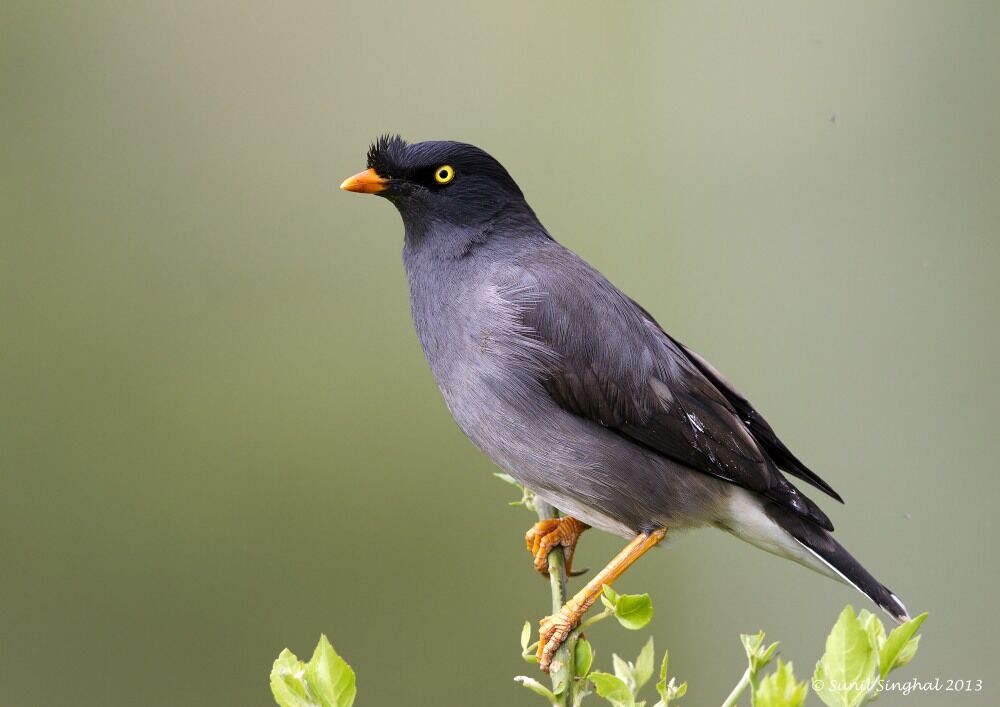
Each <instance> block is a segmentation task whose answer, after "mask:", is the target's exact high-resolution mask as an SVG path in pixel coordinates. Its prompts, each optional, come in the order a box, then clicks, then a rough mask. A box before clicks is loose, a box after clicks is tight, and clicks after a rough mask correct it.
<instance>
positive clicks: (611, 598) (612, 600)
mask: <svg viewBox="0 0 1000 707" xmlns="http://www.w3.org/2000/svg"><path fill="white" fill-rule="evenodd" d="M601 603H602V604H604V606H606V607H607V608H609V609H611V610H612V611H614V608H615V604H617V603H618V592H616V591H615V590H614V589H612V588H611V585H608V584H605V585H604V586H603V587H601Z"/></svg>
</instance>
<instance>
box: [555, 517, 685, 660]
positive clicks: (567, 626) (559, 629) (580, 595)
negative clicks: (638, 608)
mask: <svg viewBox="0 0 1000 707" xmlns="http://www.w3.org/2000/svg"><path fill="white" fill-rule="evenodd" d="M666 534H667V529H666V528H659V529H657V530H654V531H652V532H651V533H640V534H639V535H636V536H635V538H633V539H632V541H631V542H630V543H629V544H628V545H626V546H625V548H624V549H623V550H622V551H621V552H619V553H618V554H617V555H616V556H615V558H614V559H613V560H611V562H609V563H608V566H607V567H605V568H604V569H603V570H601V571H600V572H598V573H597V575H596V576H595V577H594V578H593V579H592V580H590V581H589V582H587V586H585V587H584V588H583V589H581V590H580V591H579V592H577V593H576V594H575V595H574V596H573V598H572V599H570V600H569V601H568V602H566V603H565V604H563V607H562V608H561V609H560V610H559V611H558V612H557V613H555V614H553V615H552V616H546V617H545V618H544V619H542V620H541V621H540V622H539V626H538V639H539V640H538V663H539V667H540V668H541V669H542V671H543V672H546V673H547V672H549V665H550V664H551V663H552V656H554V655H555V652H556V650H557V649H558V648H559V646H561V645H562V643H563V641H565V640H566V638H567V636H569V633H570V631H572V630H573V629H574V628H576V627H577V625H579V623H580V618H581V617H582V616H583V615H584V614H585V613H587V609H589V608H590V607H591V605H593V603H594V602H595V601H597V599H598V598H599V597H600V596H601V592H602V591H603V589H604V585H605V584H609V585H610V584H611V583H612V582H614V581H615V580H616V579H618V578H619V577H620V576H621V575H622V574H623V573H624V572H625V570H627V569H628V568H629V567H631V566H632V565H633V563H635V561H636V560H638V559H639V558H640V557H642V556H643V555H644V554H646V551H647V550H649V548H651V547H653V546H654V545H656V544H657V543H658V542H660V541H661V540H663V537H664V536H665V535H666Z"/></svg>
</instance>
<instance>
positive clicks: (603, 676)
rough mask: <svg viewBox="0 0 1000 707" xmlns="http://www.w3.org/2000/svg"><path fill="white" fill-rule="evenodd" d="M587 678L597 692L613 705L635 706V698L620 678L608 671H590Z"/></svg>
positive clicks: (617, 706)
mask: <svg viewBox="0 0 1000 707" xmlns="http://www.w3.org/2000/svg"><path fill="white" fill-rule="evenodd" d="M587 679H588V680H590V682H592V683H593V684H594V688H595V689H596V690H597V694H598V695H600V696H601V697H603V698H604V699H606V700H607V701H608V702H610V703H611V704H613V705H614V706H615V707H635V698H634V697H633V696H632V691H631V690H629V689H628V685H626V684H625V683H624V682H622V680H621V679H620V678H618V677H616V676H614V675H611V674H609V673H591V674H590V675H588V676H587Z"/></svg>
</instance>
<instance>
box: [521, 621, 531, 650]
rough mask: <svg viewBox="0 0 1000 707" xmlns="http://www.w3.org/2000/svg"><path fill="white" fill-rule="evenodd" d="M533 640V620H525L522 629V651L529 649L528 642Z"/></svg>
mask: <svg viewBox="0 0 1000 707" xmlns="http://www.w3.org/2000/svg"><path fill="white" fill-rule="evenodd" d="M530 640H531V622H530V621H525V622H524V627H523V628H522V629H521V652H522V653H523V652H524V651H526V650H528V642H529V641H530Z"/></svg>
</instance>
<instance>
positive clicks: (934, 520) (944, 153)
mask: <svg viewBox="0 0 1000 707" xmlns="http://www.w3.org/2000/svg"><path fill="white" fill-rule="evenodd" d="M998 35H1000V5H998V4H997V3H995V2H951V3H944V2H937V3H918V2H879V3H867V2H852V3H832V2H831V3H798V2H786V3H754V4H752V5H751V4H749V3H746V4H742V3H709V2H698V3H695V2H688V3H678V2H652V1H646V2H632V3H597V2H592V3H582V2H572V3H571V2H544V3H537V2H535V3H489V4H473V3H460V2H421V3H395V4H393V3H387V2H312V3H271V2H255V3H220V2H176V3H148V2H146V3H111V2H88V3H71V2H62V3H59V2H57V3H49V2H10V1H8V2H5V3H3V4H2V6H0V145H2V148H0V155H2V163H0V164H2V171H0V183H2V189H0V219H2V220H0V236H2V241H0V558H2V565H3V570H2V573H0V703H2V704H3V705H12V706H21V705H28V706H34V705H52V704H74V705H106V706H118V705H122V706H125V705H130V706H131V705H137V704H142V705H148V706H159V705H163V706H168V705H169V706H175V705H210V704H211V705H262V706H263V705H268V704H270V703H271V697H270V693H269V690H268V687H267V675H268V671H269V669H270V665H271V662H272V661H273V659H274V658H275V657H276V656H277V654H278V652H279V651H280V650H281V649H282V648H284V647H285V646H289V647H291V648H292V649H293V650H294V651H296V652H298V653H299V654H300V655H303V654H305V655H307V654H308V653H309V652H310V651H311V649H312V646H313V645H314V644H315V642H316V639H317V637H318V635H319V633H320V632H321V631H323V632H326V633H327V634H328V635H329V636H330V638H331V640H332V641H333V643H334V645H335V646H336V647H337V648H338V650H339V651H340V652H341V653H342V654H343V655H344V656H345V657H346V658H347V659H348V660H349V661H350V662H351V663H352V664H353V666H354V667H355V669H356V670H357V672H358V676H359V678H358V679H359V688H360V701H359V704H362V705H389V704H428V705H467V704H477V705H510V704H540V700H539V699H538V698H537V697H535V696H534V695H531V694H530V693H528V692H526V691H524V690H523V689H522V688H520V687H518V686H517V685H515V683H514V682H513V681H512V680H511V678H512V676H513V675H515V674H517V673H523V672H531V671H532V670H533V668H532V667H531V666H525V665H524V664H523V663H522V662H521V661H520V658H519V657H518V652H519V651H518V646H517V636H518V632H519V629H520V626H521V623H522V622H523V621H524V620H525V619H531V620H532V621H534V620H535V619H537V618H539V617H540V616H541V615H542V614H543V613H545V611H546V608H547V601H548V592H547V588H546V585H545V583H544V582H543V581H542V580H541V579H539V578H538V577H537V576H536V575H535V574H534V572H533V571H532V570H531V569H530V565H529V557H528V555H527V553H525V551H524V548H523V545H522V540H521V537H522V533H523V531H524V530H525V529H526V528H527V527H528V525H530V523H531V521H532V518H531V516H530V515H528V514H527V513H525V512H523V511H521V510H520V509H512V508H509V507H508V506H507V505H506V504H507V502H508V501H509V500H511V499H512V498H513V496H514V493H513V491H512V490H511V489H510V487H508V486H506V485H504V484H503V483H501V482H499V481H497V480H496V479H494V478H493V477H492V476H491V472H492V471H494V469H493V467H492V466H491V464H490V462H489V461H488V460H487V459H486V458H485V457H484V456H483V455H481V454H480V453H479V452H478V451H477V450H476V449H474V448H473V447H472V445H471V444H470V443H468V442H467V441H466V440H465V439H464V438H463V436H462V434H461V433H460V432H459V430H458V429H457V428H456V426H455V425H454V424H453V423H452V421H451V419H450V417H449V415H448V412H447V410H446V409H445V406H444V405H443V404H442V402H441V400H440V397H439V395H438V392H437V390H436V388H435V385H434V382H433V380H432V378H431V376H430V373H429V371H428V369H427V366H426V364H425V362H424V360H423V356H422V354H421V351H420V349H419V346H418V344H417V341H416V337H415V336H414V334H413V332H412V328H411V324H410V321H409V311H408V303H407V285H406V281H405V277H404V273H403V270H402V266H401V262H400V249H401V242H402V238H401V236H402V228H401V224H400V222H399V217H398V216H397V214H396V213H395V210H394V209H393V208H392V207H391V206H390V205H389V204H387V203H385V202H383V201H381V200H378V199H374V198H361V197H358V196H355V195H347V194H343V193H340V192H339V191H338V190H337V185H338V184H339V183H340V181H341V180H342V179H343V178H344V177H346V176H348V175H350V174H353V173H354V172H356V171H358V170H359V169H361V168H363V167H364V154H365V150H366V148H367V146H368V143H369V141H370V140H371V139H372V138H374V137H375V136H376V135H377V134H378V133H380V132H382V131H386V130H391V131H398V132H400V133H402V134H403V135H404V136H406V137H408V138H410V139H429V138H453V139H461V140H466V141H470V142H474V143H476V144H478V145H480V146H483V147H484V148H486V149H487V150H489V151H490V152H492V153H493V154H494V155H495V156H497V157H498V158H499V159H500V160H501V161H502V162H503V163H504V164H505V165H506V166H507V167H508V168H509V169H510V171H511V172H512V173H513V175H514V176H515V178H516V179H517V180H518V181H519V182H520V184H521V186H522V188H523V189H524V191H525V193H526V194H527V195H528V199H529V201H530V203H531V204H532V205H533V206H534V207H535V209H536V211H537V212H538V214H539V215H540V217H541V218H542V220H543V222H544V223H545V224H546V225H547V227H548V228H549V229H550V230H551V231H552V233H553V234H554V235H555V236H556V238H557V239H559V240H561V241H562V242H563V243H565V244H566V245H568V246H569V247H571V248H573V249H575V250H577V251H578V252H580V253H581V254H582V255H583V256H584V257H586V258H587V259H588V260H590V261H591V262H592V263H593V264H594V265H596V266H597V267H598V268H600V269H601V270H602V271H603V272H604V273H605V274H607V275H608V276H609V277H610V278H611V279H612V280H613V281H615V282H616V283H617V284H618V285H619V286H621V287H622V288H623V289H624V290H625V291H627V292H628V293H630V294H631V295H632V296H634V297H635V298H636V299H638V300H639V301H640V302H642V303H643V304H644V305H645V306H646V307H647V308H648V309H650V310H651V311H652V312H653V313H654V314H655V315H656V316H657V317H658V318H659V319H660V321H661V322H662V323H663V324H664V325H665V326H666V327H668V329H669V330H670V331H672V332H673V333H675V334H676V335H677V336H678V337H679V338H681V339H682V340H683V341H685V342H687V343H688V344H690V345H692V346H693V347H694V348H695V349H696V350H698V351H699V352H701V353H702V354H703V355H705V356H706V357H708V358H709V359H710V360H712V361H713V362H714V363H715V364H716V365H718V366H719V367H720V368H721V369H722V370H723V371H725V372H726V373H727V374H728V375H729V377H730V378H731V379H732V380H734V381H735V382H736V383H737V385H738V386H739V387H740V388H741V389H742V390H743V391H744V392H745V393H746V394H747V395H749V396H750V397H751V399H753V400H754V401H755V403H756V404H757V405H758V407H759V408H760V409H761V410H763V411H764V412H765V413H766V414H767V415H768V417H769V418H770V420H771V422H772V423H773V424H774V426H775V427H776V428H777V429H778V430H779V431H781V432H782V434H783V436H784V437H785V438H786V440H787V441H788V443H789V444H790V446H791V447H792V448H793V449H794V450H795V451H796V452H797V453H799V454H800V456H802V458H803V459H805V460H806V461H807V463H809V464H811V465H812V466H813V467H814V468H815V469H817V470H818V471H819V472H820V473H821V474H822V475H823V476H824V477H826V478H827V479H828V480H830V481H831V482H832V483H833V485H834V486H835V487H836V488H837V489H838V490H839V491H840V492H841V493H842V494H843V495H844V497H845V498H846V499H847V500H848V505H847V506H845V507H839V506H838V505H837V504H835V503H833V502H829V501H828V500H827V501H826V502H825V503H824V507H825V508H826V509H827V511H828V512H830V514H831V516H832V517H833V520H834V522H835V523H836V524H837V526H838V537H839V538H840V539H841V540H842V541H843V542H844V544H845V545H847V547H849V548H851V549H852V550H853V552H854V553H855V554H856V555H857V556H858V557H859V558H860V559H862V560H863V561H864V562H865V564H867V565H868V566H869V567H870V568H871V569H872V570H873V571H874V572H875V574H877V576H878V577H879V578H881V579H882V580H883V581H885V582H886V583H887V584H888V585H889V586H891V587H893V588H894V589H895V590H896V591H897V592H898V593H899V594H900V595H901V596H902V597H903V598H904V600H905V601H906V602H907V604H908V605H909V607H910V608H911V610H915V611H922V610H929V611H930V612H931V619H930V621H929V622H928V623H927V624H926V626H925V631H924V633H925V637H924V641H923V643H922V645H921V650H920V654H919V655H918V657H917V660H916V661H915V662H914V663H913V664H912V665H911V666H910V668H909V669H908V671H907V672H906V673H904V674H903V677H919V678H921V679H925V680H929V679H933V678H935V677H940V678H942V679H947V678H972V679H983V680H984V683H985V690H984V692H983V693H980V694H963V695H944V694H929V695H928V694H924V695H919V694H918V695H914V696H910V697H909V698H900V697H895V696H888V697H885V698H883V699H884V701H886V702H887V703H889V702H892V704H904V703H905V704H912V705H938V704H951V703H955V704H963V705H974V704H975V705H987V704H996V703H997V702H998V700H1000V685H998V684H997V680H996V677H995V674H993V673H991V672H988V671H990V670H991V667H990V666H992V665H993V664H994V662H995V660H994V655H995V640H994V638H993V634H994V633H995V630H996V628H997V626H996V620H995V618H994V617H995V610H994V602H993V597H994V595H995V593H996V583H997V581H998V578H1000V570H998V568H997V565H996V562H995V560H996V555H997V550H996V548H997V533H998V531H1000V523H998V520H997V512H996V504H997V499H998V495H1000V476H998V474H997V460H998V459H1000V443H998V438H1000V435H998V434H997V432H996V429H995V425H996V421H997V419H998V417H1000V404H998V397H1000V377H998V373H997V363H996V348H997V345H998V343H1000V336H998V315H997V307H998V302H1000V285H998V282H997V272H996V271H997V264H998V256H1000V245H998V238H1000V198H998V197H1000V138H998V133H997V125H998V123H1000V117H998V113H1000V80H998V76H1000V44H998V42H997V37H998ZM813 496H814V497H816V498H817V499H819V494H818V493H814V494H813ZM824 500H825V499H824ZM621 544H622V543H621V541H620V540H619V539H617V538H613V537H608V536H601V535H596V534H595V535H590V534H588V535H587V536H585V537H584V541H583V543H582V545H581V548H580V551H579V560H578V564H579V566H589V567H591V568H596V567H599V566H600V565H601V564H602V563H603V561H604V560H606V559H607V558H608V557H609V556H610V555H611V554H612V553H613V552H614V551H616V550H617V548H618V547H620V546H621ZM620 589H622V590H623V591H632V592H638V591H649V592H651V594H652V596H653V599H654V603H655V606H656V610H657V613H656V618H655V620H654V624H653V633H654V635H655V637H656V641H657V644H658V646H659V647H661V648H662V647H669V648H670V650H671V666H672V668H673V672H674V673H675V674H677V675H679V676H681V677H682V678H683V679H686V680H688V681H689V682H690V683H691V689H690V692H689V696H688V697H687V698H685V702H684V704H689V705H691V706H692V707H695V706H697V705H711V704H718V703H719V702H721V700H722V698H723V697H724V696H725V695H726V694H727V693H728V691H729V688H730V687H731V686H732V685H733V684H734V683H735V682H736V680H737V678H738V676H739V673H740V671H741V670H742V666H743V658H742V656H741V649H740V646H739V643H738V640H737V634H738V633H739V632H741V631H755V630H757V629H759V628H765V629H766V630H767V631H768V635H769V636H770V637H772V638H773V639H776V640H781V641H782V646H783V651H784V655H785V656H786V657H792V658H794V660H795V662H796V664H797V666H798V667H799V673H800V674H802V675H805V674H808V673H809V671H810V670H811V666H812V664H813V663H814V661H815V660H816V658H817V657H818V656H819V655H820V653H821V651H822V641H823V637H824V636H825V635H826V630H827V629H828V627H829V626H830V625H831V624H832V622H833V620H834V618H835V617H836V615H837V613H838V611H839V610H840V608H841V607H842V606H843V605H844V604H845V603H846V602H851V603H854V604H855V605H856V606H868V605H867V604H866V603H865V602H864V601H863V599H862V598H861V597H860V596H858V595H856V594H854V593H853V592H852V591H851V590H849V589H847V588H845V587H842V586H839V585H837V584H835V583H833V582H830V581H829V580H827V579H825V578H823V577H820V576H819V575H814V574H812V573H809V572H807V571H805V570H803V569H801V568H800V567H798V566H795V565H793V564H791V563H788V562H785V561H782V560H778V559H776V558H773V557H771V556H769V555H766V554H764V553H762V552H760V551H758V550H755V549H753V548H751V547H749V546H746V545H743V544H741V543H739V542H737V541H735V540H733V539H731V538H730V537H728V536H725V535H723V534H722V533H718V532H714V531H705V532H702V533H698V534H694V535H692V536H690V537H688V538H686V539H685V540H684V541H682V542H681V543H679V544H678V545H677V546H676V548H674V549H672V550H670V551H669V552H667V553H658V554H657V556H656V557H650V558H647V560H646V561H644V562H642V563H640V565H639V566H638V567H637V568H636V569H635V570H634V571H632V572H631V573H629V574H628V575H627V576H626V577H625V578H624V579H623V580H622V582H621V583H620ZM644 636H645V632H642V635H638V634H631V633H626V632H624V631H622V630H621V629H618V628H617V627H612V626H607V627H606V626H604V625H602V626H601V627H599V628H598V629H597V630H595V631H594V632H593V634H592V637H593V639H594V642H595V645H596V648H597V650H598V658H597V663H598V665H600V666H602V667H603V668H605V669H607V668H609V667H610V653H611V651H612V650H617V651H619V652H622V651H624V652H626V653H628V654H629V655H634V652H635V651H636V650H637V649H638V647H639V645H640V644H641V642H642V640H643V638H644ZM442 682H443V683H445V684H446V687H440V684H441V683H442ZM817 704H818V703H817Z"/></svg>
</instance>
